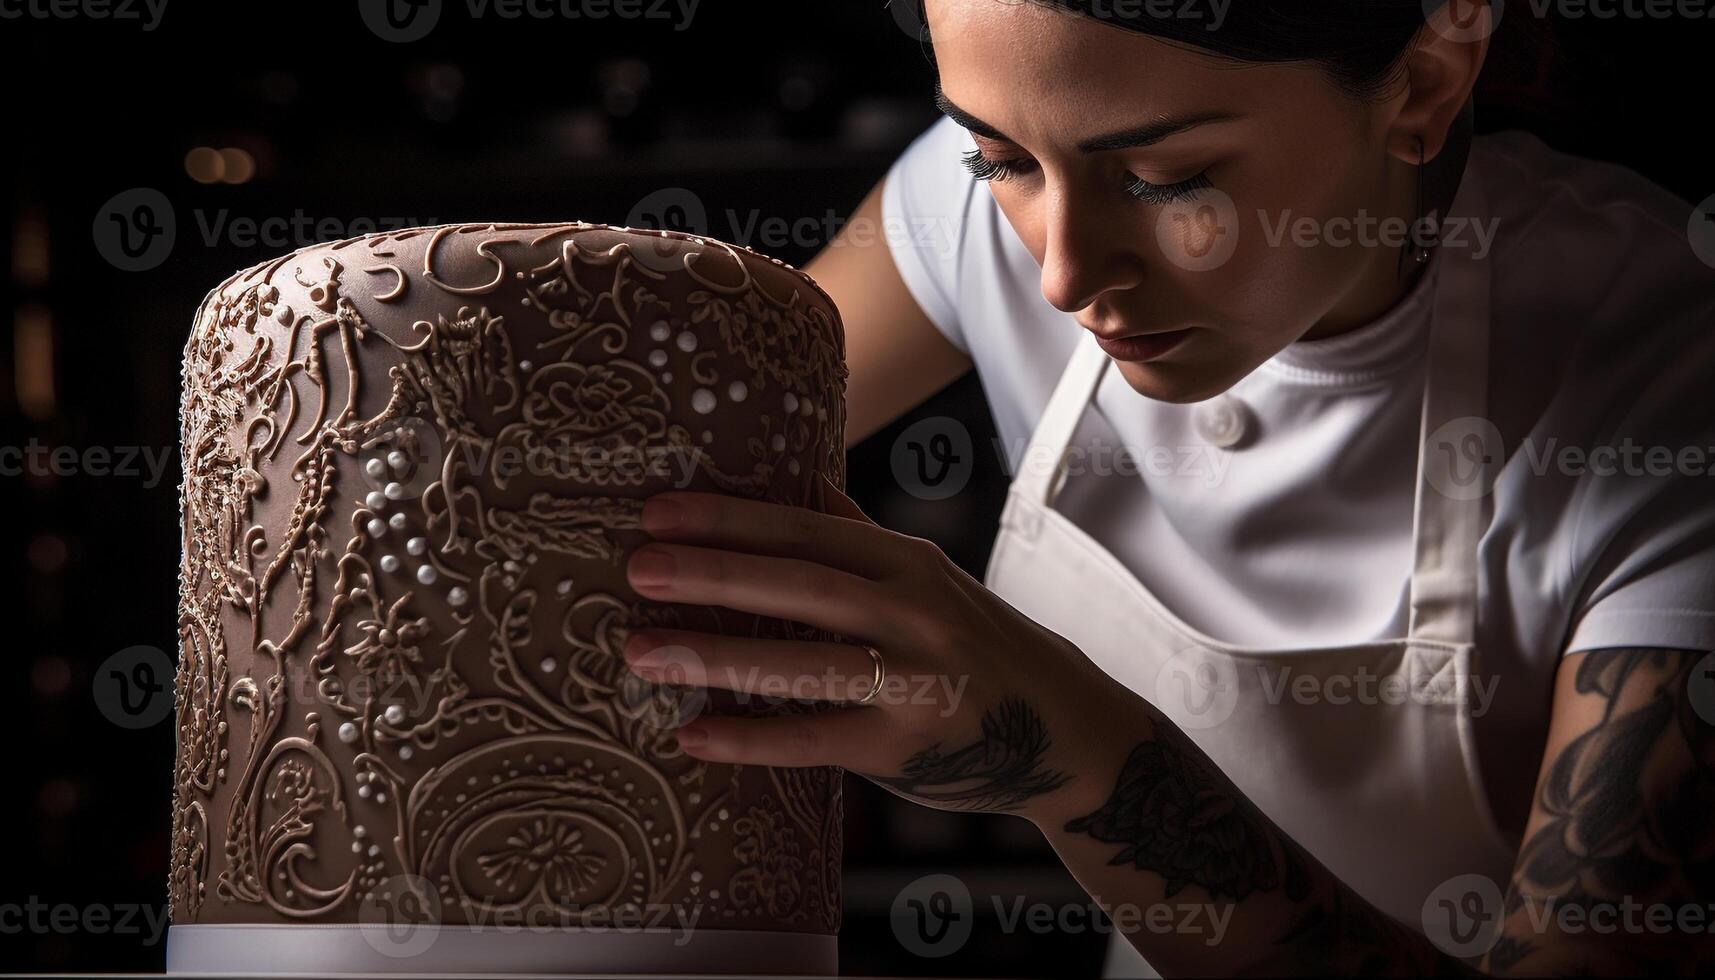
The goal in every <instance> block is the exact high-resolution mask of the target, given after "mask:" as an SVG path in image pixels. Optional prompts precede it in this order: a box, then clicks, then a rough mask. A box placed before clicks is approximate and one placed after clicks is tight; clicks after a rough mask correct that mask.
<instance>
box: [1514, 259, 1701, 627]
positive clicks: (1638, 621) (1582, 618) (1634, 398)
mask: <svg viewBox="0 0 1715 980" xmlns="http://www.w3.org/2000/svg"><path fill="white" fill-rule="evenodd" d="M1702 283H1703V284H1704V289H1705V290H1707V289H1708V288H1709V286H1712V285H1715V277H1710V278H1705V279H1703V280H1702ZM1663 292H1667V290H1663ZM1705 295H1708V294H1707V293H1706V294H1705ZM1642 305H1644V306H1645V311H1646V315H1648V314H1649V313H1654V312H1657V311H1656V310H1650V309H1649V308H1648V301H1647V300H1646V301H1644V303H1643V304H1642ZM1672 320H1675V321H1677V322H1674V323H1673V324H1672V326H1671V327H1670V328H1669V329H1666V330H1661V329H1659V328H1657V329H1652V330H1649V331H1642V330H1640V331H1635V332H1633V334H1632V336H1631V338H1629V339H1622V340H1621V341H1620V342H1619V344H1617V345H1615V347H1613V348H1610V349H1609V350H1608V351H1606V352H1604V353H1605V354H1606V355H1608V356H1605V357H1603V358H1602V360H1604V361H1606V362H1607V366H1606V369H1605V370H1602V371H1601V377H1600V380H1598V378H1597V375H1596V372H1595V371H1594V370H1592V371H1590V372H1588V373H1587V374H1586V378H1587V380H1588V383H1587V384H1585V385H1582V386H1579V387H1580V388H1581V390H1582V391H1583V392H1584V393H1585V394H1584V398H1585V399H1588V400H1594V401H1597V402H1606V403H1607V404H1606V406H1605V407H1606V408H1607V410H1608V411H1609V412H1610V413H1611V414H1610V415H1609V416H1608V417H1610V418H1613V419H1615V420H1616V422H1615V424H1613V425H1612V426H1611V427H1603V429H1602V430H1601V431H1599V433H1598V435H1597V436H1596V437H1595V438H1592V439H1590V440H1588V443H1587V447H1583V451H1582V452H1580V453H1579V454H1577V455H1575V456H1571V457H1567V456H1565V455H1564V454H1563V452H1564V451H1563V450H1562V449H1561V448H1560V447H1556V449H1555V450H1554V451H1552V452H1548V453H1544V454H1542V455H1544V456H1545V457H1546V458H1547V459H1548V460H1549V461H1551V462H1552V465H1553V466H1554V467H1555V468H1557V469H1560V470H1562V471H1564V470H1565V469H1567V468H1576V470H1577V471H1578V473H1579V478H1578V481H1577V482H1578V486H1577V490H1576V492H1575V493H1574V494H1573V496H1572V498H1571V500H1572V506H1571V507H1570V508H1569V511H1568V516H1569V517H1570V519H1571V520H1570V528H1569V530H1570V532H1571V547H1570V549H1569V550H1570V554H1571V556H1572V558H1573V560H1574V561H1575V562H1576V563H1577V564H1576V566H1575V567H1574V568H1573V569H1572V579H1571V581H1570V582H1569V583H1568V584H1569V585H1570V586H1571V587H1572V588H1573V590H1574V591H1573V593H1572V595H1573V600H1574V601H1573V603H1572V604H1571V611H1572V613H1573V618H1572V624H1571V625H1572V630H1571V634H1570V641H1569V642H1568V644H1567V646H1566V650H1565V652H1567V653H1576V652H1579V651H1582V650H1599V649H1605V648H1613V647H1662V648H1670V649H1685V650H1715V400H1712V399H1710V397H1709V395H1708V392H1709V391H1710V390H1712V389H1715V343H1712V342H1711V340H1710V338H1711V337H1715V304H1705V305H1702V306H1701V308H1700V309H1698V311H1697V312H1696V313H1695V314H1693V315H1690V316H1684V315H1680V316H1675V317H1672ZM1658 322H1659V321H1658ZM1652 335H1653V336H1655V337H1665V338H1670V342H1669V343H1666V344H1660V345H1659V347H1658V345H1657V344H1655V343H1651V344H1649V345H1648V346H1651V347H1658V349H1659V353H1658V354H1656V355H1655V356H1653V357H1650V358H1648V360H1647V361H1646V362H1645V364H1647V367H1648V369H1647V370H1635V369H1633V370H1628V369H1627V368H1618V369H1616V368H1615V367H1614V365H1616V364H1623V363H1625V362H1626V360H1628V359H1627V358H1626V357H1624V355H1623V354H1622V353H1621V351H1622V350H1623V349H1624V347H1625V345H1626V344H1628V343H1630V344H1631V345H1634V346H1635V345H1636V344H1637V343H1638V342H1639V339H1640V338H1642V337H1645V336H1652ZM1639 366H1640V367H1642V366H1644V365H1639ZM1596 391H1606V392H1611V393H1612V394H1611V395H1607V396H1603V395H1594V394H1593V393H1594V392H1596Z"/></svg>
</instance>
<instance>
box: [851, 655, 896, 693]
mask: <svg viewBox="0 0 1715 980" xmlns="http://www.w3.org/2000/svg"><path fill="white" fill-rule="evenodd" d="M864 649H865V650H868V651H869V659H870V661H871V662H872V663H873V664H875V676H874V677H873V678H871V679H870V682H869V692H868V693H867V694H865V695H864V696H863V697H861V698H858V699H857V700H856V701H853V702H852V704H869V703H870V702H871V701H874V700H875V696H876V695H878V694H880V693H881V682H882V680H883V679H885V678H886V677H887V665H886V664H884V663H882V661H881V651H880V650H877V649H876V648H875V647H864Z"/></svg>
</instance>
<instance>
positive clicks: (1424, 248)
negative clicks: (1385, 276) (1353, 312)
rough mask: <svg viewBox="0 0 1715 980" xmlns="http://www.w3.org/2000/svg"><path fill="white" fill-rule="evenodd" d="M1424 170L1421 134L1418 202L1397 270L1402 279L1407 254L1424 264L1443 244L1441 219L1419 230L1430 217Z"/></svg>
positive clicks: (1418, 161)
mask: <svg viewBox="0 0 1715 980" xmlns="http://www.w3.org/2000/svg"><path fill="white" fill-rule="evenodd" d="M1423 170H1424V166H1423V138H1422V137H1421V136H1420V137H1418V138H1417V203H1416V204H1415V205H1413V206H1412V209H1411V213H1412V214H1413V215H1414V217H1413V218H1412V220H1411V225H1410V227H1409V228H1408V229H1407V230H1406V243H1405V247H1404V248H1402V249H1400V252H1399V266H1398V269H1397V272H1398V276H1399V278H1401V279H1403V278H1405V263H1406V256H1407V255H1409V256H1411V261H1412V263H1413V264H1416V265H1423V264H1424V263H1426V262H1428V261H1429V257H1430V253H1431V250H1432V249H1434V248H1435V247H1436V246H1437V245H1439V244H1441V242H1440V222H1439V221H1436V222H1435V224H1434V226H1433V230H1432V231H1429V232H1420V230H1419V226H1420V225H1421V224H1422V223H1423V221H1424V219H1425V218H1427V217H1429V216H1428V215H1426V214H1424V213H1423Z"/></svg>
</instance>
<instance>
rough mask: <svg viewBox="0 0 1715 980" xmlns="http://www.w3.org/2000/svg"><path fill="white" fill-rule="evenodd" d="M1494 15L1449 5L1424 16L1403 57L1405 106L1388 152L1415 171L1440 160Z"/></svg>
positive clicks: (1463, 1)
mask: <svg viewBox="0 0 1715 980" xmlns="http://www.w3.org/2000/svg"><path fill="white" fill-rule="evenodd" d="M1495 27H1496V10H1495V8H1494V7H1492V6H1491V5H1490V3H1489V0H1448V2H1446V3H1444V4H1442V5H1441V6H1440V7H1439V8H1437V9H1436V10H1435V12H1434V13H1432V14H1430V15H1429V18H1428V24H1427V25H1426V26H1425V27H1424V29H1423V30H1421V31H1419V32H1418V35H1417V38H1416V39H1415V40H1413V41H1412V43H1411V48H1410V50H1409V51H1408V52H1407V53H1406V56H1405V63H1404V71H1405V92H1404V103H1403V104H1402V105H1401V106H1400V107H1399V111H1398V114H1397V115H1396V116H1395V117H1394V120H1393V124H1392V126H1391V128H1390V129H1389V131H1388V152H1390V153H1392V154H1393V155H1394V156H1395V157H1397V158H1399V160H1400V161H1402V162H1404V163H1408V164H1411V165H1412V166H1416V165H1417V163H1418V162H1419V159H1418V141H1419V140H1422V141H1423V142H1422V153H1423V157H1422V162H1424V163H1428V162H1429V161H1431V160H1434V159H1435V158H1436V157H1438V156H1440V155H1441V151H1442V150H1443V149H1445V148H1446V146H1447V134H1448V131H1449V129H1451V127H1452V125H1453V122H1454V120H1455V119H1457V118H1458V116H1459V113H1460V111H1461V110H1462V109H1463V108H1464V107H1465V105H1466V103H1467V102H1468V101H1469V100H1470V98H1471V90H1472V89H1473V88H1475V87H1476V84H1477V76H1478V75H1479V74H1480V73H1481V72H1482V70H1483V62H1484V60H1485V59H1486V58H1487V57H1488V54H1489V36H1490V35H1492V34H1493V33H1494V31H1495Z"/></svg>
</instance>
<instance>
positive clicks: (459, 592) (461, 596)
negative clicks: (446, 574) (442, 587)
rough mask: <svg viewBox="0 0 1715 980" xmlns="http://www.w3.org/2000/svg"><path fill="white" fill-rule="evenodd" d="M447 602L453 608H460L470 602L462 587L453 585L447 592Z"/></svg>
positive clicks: (467, 593) (468, 595) (468, 594)
mask: <svg viewBox="0 0 1715 980" xmlns="http://www.w3.org/2000/svg"><path fill="white" fill-rule="evenodd" d="M447 601H448V602H450V603H452V604H453V605H455V606H462V605H464V604H465V603H466V602H469V601H470V593H469V592H466V591H465V590H464V587H463V586H459V585H455V586H453V587H452V588H450V589H448V590H447Z"/></svg>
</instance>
